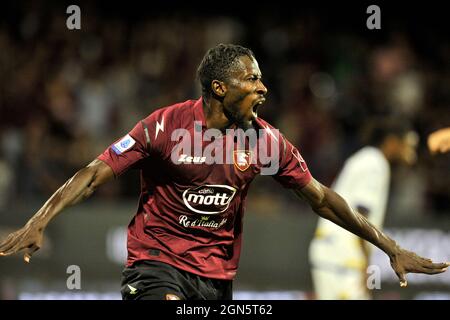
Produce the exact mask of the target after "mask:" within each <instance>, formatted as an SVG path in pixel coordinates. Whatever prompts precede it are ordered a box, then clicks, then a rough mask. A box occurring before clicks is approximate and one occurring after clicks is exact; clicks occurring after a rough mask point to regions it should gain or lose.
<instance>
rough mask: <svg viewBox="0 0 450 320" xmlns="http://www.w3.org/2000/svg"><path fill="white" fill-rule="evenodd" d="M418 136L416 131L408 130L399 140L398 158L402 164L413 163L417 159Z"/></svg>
mask: <svg viewBox="0 0 450 320" xmlns="http://www.w3.org/2000/svg"><path fill="white" fill-rule="evenodd" d="M418 143H419V137H418V135H417V133H415V132H413V131H411V132H408V133H407V134H406V135H405V136H404V137H403V139H402V140H401V143H400V147H399V158H400V161H401V162H402V163H403V164H406V165H413V164H414V163H416V161H417V152H416V149H417V145H418Z"/></svg>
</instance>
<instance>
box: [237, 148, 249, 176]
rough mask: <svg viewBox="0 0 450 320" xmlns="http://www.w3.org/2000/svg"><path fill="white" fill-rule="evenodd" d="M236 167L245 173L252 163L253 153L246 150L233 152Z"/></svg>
mask: <svg viewBox="0 0 450 320" xmlns="http://www.w3.org/2000/svg"><path fill="white" fill-rule="evenodd" d="M233 162H234V166H235V167H236V168H238V169H239V170H241V171H245V170H247V169H248V167H250V164H251V163H252V152H251V151H246V150H235V151H234V152H233Z"/></svg>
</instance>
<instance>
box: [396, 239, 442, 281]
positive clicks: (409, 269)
mask: <svg viewBox="0 0 450 320" xmlns="http://www.w3.org/2000/svg"><path fill="white" fill-rule="evenodd" d="M390 260H391V266H392V269H394V271H395V273H396V274H397V277H398V278H399V279H400V287H406V286H407V285H408V282H407V280H406V274H407V273H425V274H438V273H442V272H445V271H447V267H448V266H450V262H444V263H434V262H433V261H432V260H431V259H426V258H422V257H420V256H418V255H417V254H415V253H414V252H411V251H408V250H405V249H402V248H398V250H396V251H395V253H393V254H392V255H390Z"/></svg>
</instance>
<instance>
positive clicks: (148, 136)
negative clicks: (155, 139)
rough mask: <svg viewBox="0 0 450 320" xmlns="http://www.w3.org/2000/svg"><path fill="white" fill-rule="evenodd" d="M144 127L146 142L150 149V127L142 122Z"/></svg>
mask: <svg viewBox="0 0 450 320" xmlns="http://www.w3.org/2000/svg"><path fill="white" fill-rule="evenodd" d="M141 123H142V126H143V127H144V133H145V140H146V141H147V148H150V135H149V134H148V127H147V125H146V124H145V122H144V121H141Z"/></svg>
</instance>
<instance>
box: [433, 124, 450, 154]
mask: <svg viewBox="0 0 450 320" xmlns="http://www.w3.org/2000/svg"><path fill="white" fill-rule="evenodd" d="M428 149H429V150H430V152H431V153H445V152H448V151H450V127H448V128H443V129H439V130H436V131H434V132H433V133H431V134H430V135H429V136H428Z"/></svg>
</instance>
